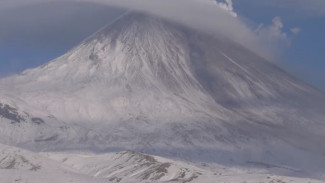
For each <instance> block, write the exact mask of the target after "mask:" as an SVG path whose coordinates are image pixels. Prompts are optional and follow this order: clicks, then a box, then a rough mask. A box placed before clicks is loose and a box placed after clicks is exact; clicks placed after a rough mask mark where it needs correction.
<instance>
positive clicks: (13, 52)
mask: <svg viewBox="0 0 325 183" xmlns="http://www.w3.org/2000/svg"><path fill="white" fill-rule="evenodd" d="M14 1H15V0H14ZM14 1H11V2H14ZM202 1H207V0H202ZM6 2H9V0H7V1H6V0H5V1H2V2H0V77H4V76H8V75H11V74H15V73H18V72H21V71H23V70H24V69H27V68H32V67H36V66H38V65H41V64H43V63H46V62H48V61H49V60H52V59H54V58H56V57H57V56H60V55H61V54H63V53H65V52H66V51H67V50H69V49H70V48H72V47H73V46H75V45H76V44H78V43H79V42H80V41H82V40H83V39H84V38H86V37H87V36H89V35H91V34H92V33H93V32H95V31H96V30H97V29H99V28H101V27H102V26H104V25H105V24H107V23H109V22H111V21H112V20H113V19H115V18H116V17H118V16H119V15H120V14H121V13H122V12H123V11H122V10H118V9H116V8H112V7H107V6H103V5H101V4H94V3H66V2H60V3H54V4H53V3H51V4H47V3H32V4H28V3H26V5H21V6H12V7H11V6H8V7H6V8H1V3H3V4H4V3H6ZM17 2H18V0H17ZM165 2H167V1H165ZM175 2H176V1H175ZM184 2H185V1H184ZM229 2H231V1H230V0H227V2H222V1H220V3H223V4H224V5H225V6H224V7H225V9H227V10H229V11H231V12H233V13H235V14H237V15H238V17H237V19H240V21H242V22H244V23H245V25H247V26H248V27H250V28H251V29H252V30H253V31H254V30H256V31H259V32H258V34H257V35H258V36H260V37H264V38H265V37H268V40H263V39H264V38H262V39H260V40H262V43H261V44H264V46H266V47H267V48H269V49H270V50H272V53H273V54H274V55H275V58H276V59H274V60H276V61H275V63H276V64H278V65H280V66H282V67H284V68H285V69H286V70H288V71H289V72H291V73H293V74H294V75H296V76H297V77H299V78H301V79H302V80H305V81H307V82H309V83H311V84H312V85H314V86H316V87H318V88H321V89H323V90H325V36H324V32H325V1H324V0H308V1H307V0H272V1H269V0H233V1H232V3H233V5H232V6H231V8H229V7H230V5H229ZM17 4H19V3H17ZM185 8H187V7H184V9H185ZM276 17H277V18H276ZM211 20H213V18H211ZM272 20H273V21H272ZM216 21H217V20H216ZM293 28H295V29H296V30H300V31H297V32H296V33H293V32H292V31H291V29H293ZM263 41H264V42H263Z"/></svg>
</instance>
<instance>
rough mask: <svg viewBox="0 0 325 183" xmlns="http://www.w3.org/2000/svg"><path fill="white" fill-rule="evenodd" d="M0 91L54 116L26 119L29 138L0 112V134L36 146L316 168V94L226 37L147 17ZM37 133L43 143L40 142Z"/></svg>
mask: <svg viewBox="0 0 325 183" xmlns="http://www.w3.org/2000/svg"><path fill="white" fill-rule="evenodd" d="M0 96H7V97H8V98H10V100H11V101H13V103H12V104H11V105H10V106H14V105H17V106H19V107H20V103H22V102H19V101H23V103H26V105H27V104H28V106H30V109H33V111H34V112H33V113H31V114H32V116H33V117H34V116H36V117H38V115H34V113H35V114H36V113H41V114H50V115H52V116H55V119H57V120H49V122H48V123H47V124H48V125H53V126H55V127H58V128H59V129H60V130H53V131H51V130H50V129H52V128H46V129H39V128H36V127H32V130H30V128H26V130H24V133H22V134H24V135H25V134H26V136H28V137H29V138H28V139H33V140H32V141H31V140H25V139H23V138H17V137H16V134H15V132H16V130H17V127H15V126H14V125H15V124H11V123H10V121H11V120H10V116H11V115H9V118H8V115H6V114H1V113H0V115H1V116H2V118H1V119H0V122H1V124H6V129H5V130H2V131H0V132H1V134H0V135H1V136H4V138H3V139H2V141H3V142H4V143H10V144H14V145H18V146H21V144H23V145H24V147H27V148H30V149H34V150H35V149H36V150H43V149H46V150H58V149H60V150H66V149H85V150H94V151H110V150H115V151H116V150H118V151H120V150H128V149H130V150H136V151H142V152H146V153H150V154H154V155H163V156H168V157H178V158H182V159H190V160H192V161H209V162H211V161H212V162H219V163H223V164H239V165H242V166H244V165H245V166H246V165H247V164H250V163H252V162H253V163H255V164H260V163H262V164H272V165H276V166H278V165H279V166H282V165H286V166H291V167H294V168H297V169H302V170H311V171H314V172H317V171H323V170H325V167H324V165H325V160H324V153H325V142H324V141H323V140H322V139H324V138H325V122H324V120H325V113H324V111H325V95H324V94H323V93H321V92H319V91H317V90H315V89H313V88H312V87H310V86H308V85H306V84H304V83H302V82H300V81H298V80H296V79H294V78H293V77H291V76H290V75H288V74H286V73H285V72H284V71H282V70H281V69H279V68H278V67H276V66H274V65H272V64H271V63H269V62H268V61H266V60H264V59H263V58H261V57H259V56H257V55H256V54H254V53H252V52H250V51H248V50H247V49H245V48H244V47H243V46H240V45H237V44H235V43H233V42H231V41H229V40H228V39H227V38H220V37H219V38H215V37H213V36H210V35H208V34H204V33H201V32H199V31H196V30H191V29H189V28H187V27H184V26H182V25H179V24H176V23H173V22H170V21H167V20H162V19H160V18H157V17H154V16H151V15H145V14H141V13H129V14H127V15H124V16H122V17H121V18H120V19H118V20H117V21H116V22H115V23H113V24H112V25H109V26H108V27H105V28H103V29H102V30H100V31H99V32H97V33H95V34H94V35H93V36H91V37H89V38H88V39H87V40H85V41H84V42H82V43H81V44H80V45H78V46H77V47H75V48H73V49H72V50H71V51H69V52H68V53H66V54H65V55H63V56H61V57H59V58H57V59H55V60H53V61H51V62H50V63H48V64H46V65H44V66H41V67H38V68H35V69H31V70H27V71H25V72H23V73H21V74H20V75H16V76H12V77H9V78H5V79H2V80H0ZM9 96H10V97H9ZM0 99H1V100H0V103H4V104H6V102H3V101H2V100H3V99H2V98H0ZM17 108H18V107H17ZM20 108H21V107H20ZM19 114H20V113H19ZM43 118H44V117H43V116H41V119H43ZM44 121H47V120H44ZM60 121H64V123H63V122H60ZM62 123H63V124H64V126H66V127H64V128H62V129H68V130H61V128H60V127H61V126H62V125H61V124H62ZM10 125H11V126H10ZM24 129H25V128H24ZM47 129H49V130H50V132H48V131H47ZM35 130H36V131H37V133H43V134H46V135H48V136H46V137H44V138H42V139H43V140H44V139H45V140H46V141H47V140H48V139H50V142H51V143H38V140H37V139H38V138H39V136H40V135H39V134H35V133H34V132H35ZM8 134H9V135H8ZM49 134H51V135H49ZM30 142H33V143H30ZM49 144H50V145H49ZM306 157H308V158H309V159H308V160H307V158H306ZM317 173H318V172H317Z"/></svg>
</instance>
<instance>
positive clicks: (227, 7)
mask: <svg viewBox="0 0 325 183" xmlns="http://www.w3.org/2000/svg"><path fill="white" fill-rule="evenodd" d="M213 1H214V2H215V3H216V4H217V5H218V6H219V7H220V8H222V9H224V10H226V11H227V12H229V13H230V14H231V15H232V16H234V17H237V13H236V12H235V11H234V8H233V2H232V0H225V2H218V1H216V0H213Z"/></svg>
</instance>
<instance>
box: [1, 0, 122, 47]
mask: <svg viewBox="0 0 325 183" xmlns="http://www.w3.org/2000/svg"><path fill="white" fill-rule="evenodd" d="M10 2H12V1H10ZM15 2H16V3H4V4H3V6H1V7H0V45H3V44H9V45H10V44H14V43H19V44H26V45H27V46H28V47H42V48H44V47H48V48H49V49H50V48H53V47H62V46H64V47H67V48H69V47H71V46H74V45H75V44H77V43H78V42H79V41H81V40H82V39H84V38H85V37H86V36H88V35H90V34H92V33H93V32H94V31H96V30H98V29H99V28H101V27H102V26H103V25H105V24H107V23H109V22H110V21H112V20H114V19H115V18H116V17H118V16H119V15H120V14H122V13H123V12H124V11H122V10H118V9H116V8H110V7H107V6H101V5H98V4H93V3H66V2H50V1H49V2H37V1H27V2H29V3H26V2H22V3H17V2H19V1H15Z"/></svg>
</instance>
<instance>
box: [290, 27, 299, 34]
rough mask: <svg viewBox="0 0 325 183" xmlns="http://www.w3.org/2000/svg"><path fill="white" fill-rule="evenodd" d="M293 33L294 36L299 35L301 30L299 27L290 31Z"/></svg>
mask: <svg viewBox="0 0 325 183" xmlns="http://www.w3.org/2000/svg"><path fill="white" fill-rule="evenodd" d="M290 31H291V33H292V34H294V35H298V34H299V33H300V32H301V29H300V28H299V27H294V28H291V29H290Z"/></svg>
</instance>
